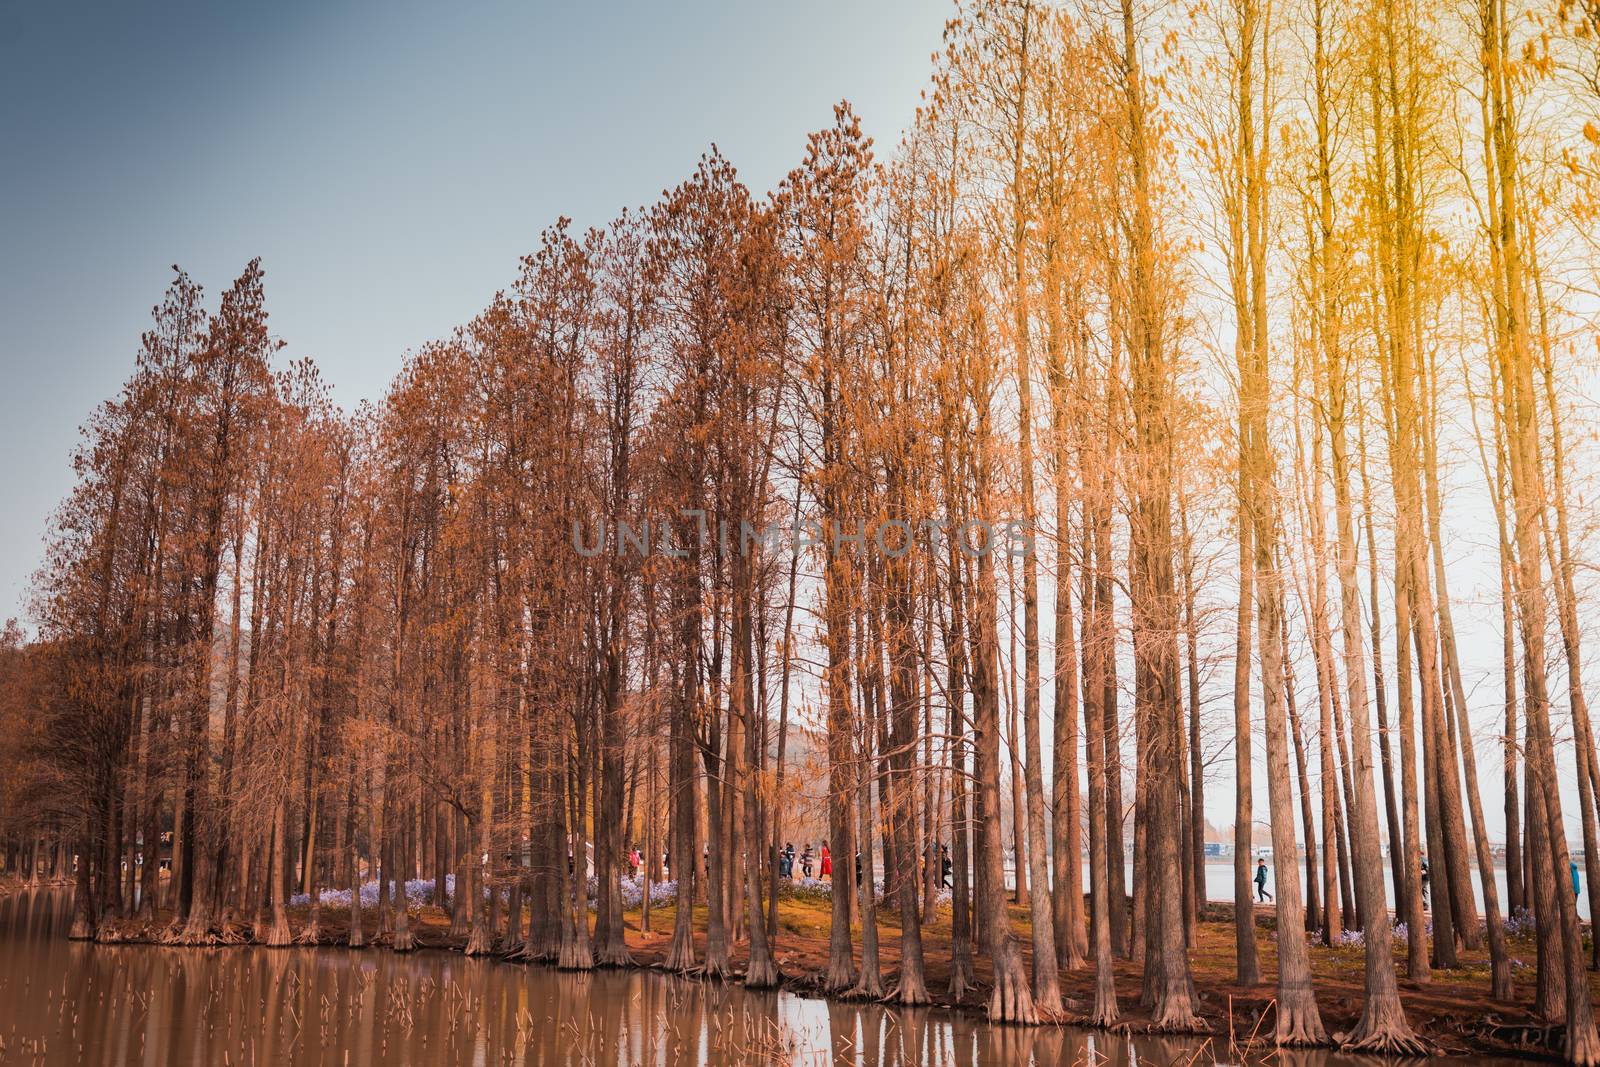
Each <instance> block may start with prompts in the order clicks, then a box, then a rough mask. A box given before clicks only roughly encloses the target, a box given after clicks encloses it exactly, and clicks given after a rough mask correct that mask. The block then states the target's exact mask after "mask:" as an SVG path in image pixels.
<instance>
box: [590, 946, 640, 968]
mask: <svg viewBox="0 0 1600 1067" xmlns="http://www.w3.org/2000/svg"><path fill="white" fill-rule="evenodd" d="M594 963H595V966H596V967H632V966H633V953H631V952H629V951H628V946H627V945H626V944H622V945H602V946H601V947H600V949H599V950H598V951H597V952H595V954H594Z"/></svg>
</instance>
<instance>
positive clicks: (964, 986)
mask: <svg viewBox="0 0 1600 1067" xmlns="http://www.w3.org/2000/svg"><path fill="white" fill-rule="evenodd" d="M975 988H977V982H976V981H975V980H974V979H973V976H972V967H971V965H970V964H968V965H966V966H963V965H962V964H961V963H960V962H957V964H956V965H955V966H954V967H952V968H951V969H950V984H949V986H947V987H946V992H947V993H948V994H949V996H950V999H951V1000H956V1001H959V1000H962V999H964V998H965V997H966V995H967V994H968V993H969V992H971V991H972V990H973V989H975Z"/></svg>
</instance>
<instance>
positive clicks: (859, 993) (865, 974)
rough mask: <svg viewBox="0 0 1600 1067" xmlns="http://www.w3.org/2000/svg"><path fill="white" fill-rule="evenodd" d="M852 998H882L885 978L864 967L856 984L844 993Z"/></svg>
mask: <svg viewBox="0 0 1600 1067" xmlns="http://www.w3.org/2000/svg"><path fill="white" fill-rule="evenodd" d="M842 995H843V996H845V997H846V998H848V999H850V1000H882V999H883V979H882V978H881V977H880V976H879V975H878V973H877V972H876V971H874V970H871V969H864V970H863V971H862V972H861V977H859V978H857V979H856V984H855V985H853V986H851V987H850V988H849V989H847V990H845V992H844V993H843V994H842Z"/></svg>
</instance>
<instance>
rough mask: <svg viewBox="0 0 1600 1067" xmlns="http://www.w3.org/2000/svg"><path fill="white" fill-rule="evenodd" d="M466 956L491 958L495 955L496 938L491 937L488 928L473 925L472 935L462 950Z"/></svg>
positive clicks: (479, 924)
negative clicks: (490, 956)
mask: <svg viewBox="0 0 1600 1067" xmlns="http://www.w3.org/2000/svg"><path fill="white" fill-rule="evenodd" d="M461 953H462V955H464V956H489V955H493V954H494V938H492V937H490V936H489V929H488V927H486V926H484V925H483V924H482V923H473V924H472V935H471V936H470V937H468V938H467V943H466V945H465V947H463V948H462V950H461Z"/></svg>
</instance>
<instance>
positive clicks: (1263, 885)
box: [1256, 859, 1272, 901]
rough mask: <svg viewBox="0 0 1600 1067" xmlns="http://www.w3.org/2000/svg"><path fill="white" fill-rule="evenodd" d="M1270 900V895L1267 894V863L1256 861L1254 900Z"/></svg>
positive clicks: (1262, 860)
mask: <svg viewBox="0 0 1600 1067" xmlns="http://www.w3.org/2000/svg"><path fill="white" fill-rule="evenodd" d="M1271 899H1272V894H1271V893H1269V892H1267V861H1266V860H1265V859H1257V860H1256V900H1257V901H1267V900H1271Z"/></svg>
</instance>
